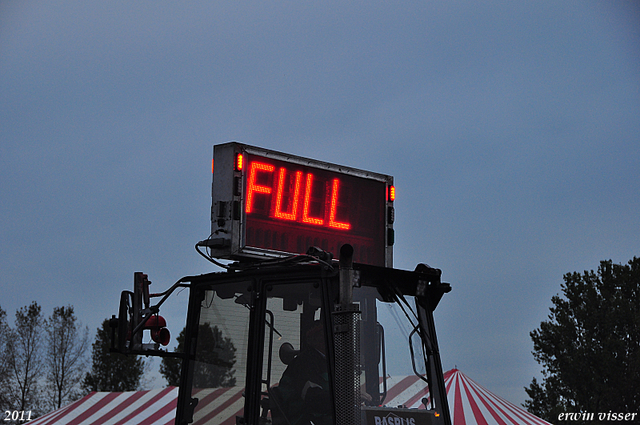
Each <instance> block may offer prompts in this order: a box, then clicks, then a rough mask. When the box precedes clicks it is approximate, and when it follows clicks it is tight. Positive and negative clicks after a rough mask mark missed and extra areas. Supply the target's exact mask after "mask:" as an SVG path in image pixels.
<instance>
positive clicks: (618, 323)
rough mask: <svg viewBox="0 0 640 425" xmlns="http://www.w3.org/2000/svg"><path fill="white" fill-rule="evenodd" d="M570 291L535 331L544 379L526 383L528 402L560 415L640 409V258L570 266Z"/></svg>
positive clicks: (537, 410) (544, 413) (540, 411)
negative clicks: (574, 269) (589, 267)
mask: <svg viewBox="0 0 640 425" xmlns="http://www.w3.org/2000/svg"><path fill="white" fill-rule="evenodd" d="M562 292H563V297H561V296H554V297H553V298H552V300H551V301H552V303H553V307H551V309H550V310H551V313H550V314H549V320H548V321H544V322H542V323H541V324H540V328H538V329H536V330H534V331H533V332H531V339H532V340H533V344H534V351H533V355H534V357H535V359H536V360H537V361H538V363H540V364H541V365H542V366H543V372H542V373H543V376H544V379H543V382H541V383H539V382H538V381H537V380H536V379H533V382H532V383H531V385H530V386H529V388H525V390H526V392H527V394H528V395H529V397H530V400H527V401H526V402H525V407H526V408H527V409H528V410H529V411H530V412H531V413H533V414H535V415H538V416H539V417H541V418H543V419H545V420H547V421H549V422H553V423H555V422H557V420H558V415H559V414H560V413H579V412H595V413H598V412H610V411H612V412H618V413H620V412H623V413H624V412H638V411H640V391H638V388H640V258H635V257H634V258H633V259H632V260H630V261H629V262H628V264H627V265H621V264H613V263H612V262H611V261H602V262H601V263H600V267H599V268H598V270H597V272H594V271H593V270H592V271H590V272H587V271H585V272H584V273H583V274H582V275H581V274H579V273H575V272H574V273H568V274H566V275H565V276H564V284H563V285H562ZM574 423H580V422H574Z"/></svg>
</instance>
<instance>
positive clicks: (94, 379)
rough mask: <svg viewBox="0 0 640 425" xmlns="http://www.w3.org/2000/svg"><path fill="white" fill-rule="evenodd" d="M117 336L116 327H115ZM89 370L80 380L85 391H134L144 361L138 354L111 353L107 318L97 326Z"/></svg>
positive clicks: (138, 382)
mask: <svg viewBox="0 0 640 425" xmlns="http://www.w3.org/2000/svg"><path fill="white" fill-rule="evenodd" d="M116 338H117V329H116ZM92 348H93V351H92V355H91V360H92V365H91V370H90V371H89V372H87V374H86V375H85V377H84V380H83V381H82V388H84V389H85V390H86V391H116V392H121V391H135V390H137V389H139V386H140V379H141V378H142V375H143V374H144V369H145V362H144V361H143V360H142V359H141V358H140V357H138V356H134V355H128V356H125V355H123V354H120V353H111V352H110V351H109V350H110V348H111V328H110V327H109V319H105V320H104V321H103V322H102V326H101V327H100V328H98V332H97V334H96V340H95V342H94V343H93V346H92Z"/></svg>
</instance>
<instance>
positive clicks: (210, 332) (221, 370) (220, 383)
mask: <svg viewBox="0 0 640 425" xmlns="http://www.w3.org/2000/svg"><path fill="white" fill-rule="evenodd" d="M184 339H185V329H183V330H182V331H181V332H180V335H178V338H177V341H178V347H177V349H176V351H178V352H184ZM235 357H236V348H235V347H234V345H233V342H232V341H231V338H227V337H224V336H223V335H222V331H220V329H218V327H217V326H213V327H211V325H209V324H208V323H204V324H201V325H199V326H198V346H197V347H196V356H195V364H194V372H193V386H194V387H195V388H218V387H232V386H234V385H235V384H236V378H235V377H234V376H233V375H234V374H235V369H234V368H233V367H234V365H235V363H236V359H235ZM180 364H181V359H177V358H171V357H164V358H163V359H162V363H161V365H160V373H161V374H162V376H164V378H165V379H166V380H167V383H168V384H169V385H173V386H177V385H179V383H180V369H181V367H180Z"/></svg>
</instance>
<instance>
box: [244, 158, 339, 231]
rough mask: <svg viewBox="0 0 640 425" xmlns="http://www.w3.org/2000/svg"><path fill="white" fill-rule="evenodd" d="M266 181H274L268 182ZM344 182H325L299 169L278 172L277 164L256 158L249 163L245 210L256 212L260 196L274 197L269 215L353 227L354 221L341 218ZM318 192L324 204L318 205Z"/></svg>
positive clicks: (335, 179) (270, 202)
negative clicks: (314, 205) (339, 212)
mask: <svg viewBox="0 0 640 425" xmlns="http://www.w3.org/2000/svg"><path fill="white" fill-rule="evenodd" d="M265 181H270V182H272V183H271V184H267V183H264V182H265ZM261 182H262V183H261ZM340 184H341V182H340V179H337V178H334V179H332V180H331V181H330V182H326V183H323V182H322V181H317V180H315V176H314V175H313V173H306V175H305V173H303V172H302V171H295V172H293V174H292V172H291V170H288V169H286V168H285V167H280V168H278V170H277V171H276V167H275V166H274V165H271V164H267V163H263V162H256V161H253V162H251V163H250V164H249V175H248V178H247V190H246V205H245V212H246V213H247V214H250V213H252V212H253V209H254V205H255V202H256V196H265V195H266V196H270V200H269V205H270V212H269V215H270V216H271V217H273V218H277V219H280V220H289V221H295V222H298V223H303V224H312V225H316V226H327V227H331V228H334V229H342V230H349V229H351V224H350V223H348V222H344V221H339V220H338V219H337V217H338V216H339V214H338V208H339V205H340ZM320 185H322V186H324V187H321V186H320ZM318 193H322V195H323V196H322V198H323V199H321V200H320V201H321V202H320V204H321V205H323V207H321V208H318V207H317V206H316V207H315V208H314V207H313V204H314V201H315V203H316V204H317V203H318V202H317V201H318Z"/></svg>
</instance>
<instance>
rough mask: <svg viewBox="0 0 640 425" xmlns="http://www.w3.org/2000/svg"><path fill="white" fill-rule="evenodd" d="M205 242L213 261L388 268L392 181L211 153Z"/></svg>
mask: <svg viewBox="0 0 640 425" xmlns="http://www.w3.org/2000/svg"><path fill="white" fill-rule="evenodd" d="M212 170H213V184H212V209H211V237H210V239H209V244H208V245H209V247H210V249H211V251H212V255H213V256H214V257H217V258H230V259H242V258H263V257H281V256H285V255H291V254H303V253H305V252H307V250H308V249H309V247H312V246H316V247H318V248H321V249H323V250H324V251H327V252H331V253H332V254H334V257H336V258H337V256H338V253H339V250H340V247H341V246H342V245H343V244H345V243H349V244H351V245H352V246H353V247H354V260H355V261H357V262H361V263H365V264H372V265H379V266H386V267H391V266H392V246H393V239H394V233H393V219H394V210H393V200H394V198H395V188H394V187H393V177H391V176H387V175H383V174H378V173H371V172H368V171H363V170H357V169H354V168H350V167H344V166H339V165H335V164H329V163H326V162H322V161H316V160H312V159H307V158H302V157H298V156H294V155H288V154H283V153H280V152H275V151H271V150H266V149H261V148H257V147H253V146H248V145H244V144H241V143H236V142H230V143H226V144H223V145H217V146H214V160H213V165H212Z"/></svg>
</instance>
